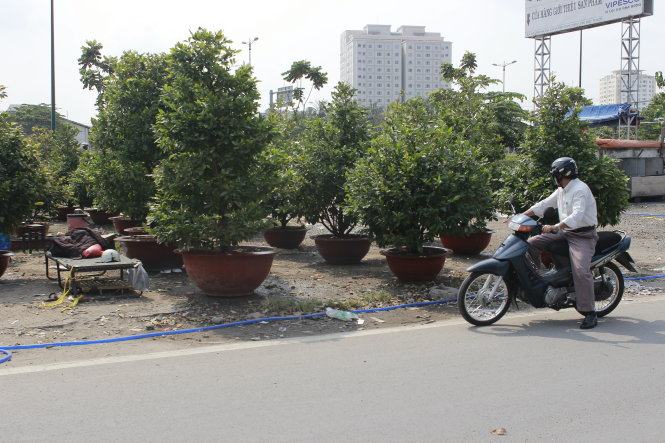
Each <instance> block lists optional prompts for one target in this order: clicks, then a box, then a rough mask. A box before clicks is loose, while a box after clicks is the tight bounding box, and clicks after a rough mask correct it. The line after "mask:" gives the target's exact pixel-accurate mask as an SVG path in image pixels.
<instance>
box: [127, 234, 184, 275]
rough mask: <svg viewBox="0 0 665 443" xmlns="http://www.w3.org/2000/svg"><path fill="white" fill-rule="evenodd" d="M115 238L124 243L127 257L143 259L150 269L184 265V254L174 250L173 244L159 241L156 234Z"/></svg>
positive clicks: (146, 266) (144, 264)
mask: <svg viewBox="0 0 665 443" xmlns="http://www.w3.org/2000/svg"><path fill="white" fill-rule="evenodd" d="M129 229H135V228H129ZM129 229H127V230H125V232H127V231H128V230H129ZM115 240H116V241H117V242H118V243H120V244H121V245H122V248H123V249H124V252H125V255H126V256H127V257H129V258H135V259H137V260H141V263H143V266H144V267H145V268H146V269H148V270H155V271H157V270H162V269H173V268H180V267H182V256H181V255H180V254H177V253H176V252H175V251H174V250H175V248H174V247H173V246H169V245H164V244H161V243H157V239H156V238H155V236H154V235H132V236H123V237H118V238H116V239H115Z"/></svg>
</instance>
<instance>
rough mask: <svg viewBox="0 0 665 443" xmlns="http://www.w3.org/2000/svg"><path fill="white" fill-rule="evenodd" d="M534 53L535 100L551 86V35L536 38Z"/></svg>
mask: <svg viewBox="0 0 665 443" xmlns="http://www.w3.org/2000/svg"><path fill="white" fill-rule="evenodd" d="M534 42H535V51H534V81H533V99H534V101H535V102H536V103H537V99H539V98H541V97H542V96H543V95H545V92H546V91H547V88H548V87H549V85H550V80H551V75H552V71H551V70H550V61H551V54H552V52H551V47H552V37H551V36H549V35H546V36H543V37H536V38H535V39H534Z"/></svg>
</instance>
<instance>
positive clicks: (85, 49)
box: [78, 40, 117, 93]
mask: <svg viewBox="0 0 665 443" xmlns="http://www.w3.org/2000/svg"><path fill="white" fill-rule="evenodd" d="M102 48H103V46H102V44H101V43H99V42H98V41H97V40H88V41H86V42H85V45H83V46H81V56H80V57H79V59H78V64H79V66H80V68H79V73H80V74H81V83H83V87H84V88H85V89H90V90H92V89H96V90H97V93H101V92H102V89H103V88H104V78H106V77H107V76H108V75H110V74H112V73H113V71H114V69H115V68H114V67H115V64H116V63H117V59H116V58H115V57H106V56H102Z"/></svg>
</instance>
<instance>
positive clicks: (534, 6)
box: [526, 0, 653, 38]
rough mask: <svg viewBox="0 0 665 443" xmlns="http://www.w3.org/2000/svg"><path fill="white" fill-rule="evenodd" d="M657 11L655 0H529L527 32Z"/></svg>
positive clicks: (529, 34)
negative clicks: (654, 5) (654, 7)
mask: <svg viewBox="0 0 665 443" xmlns="http://www.w3.org/2000/svg"><path fill="white" fill-rule="evenodd" d="M652 14H653V0H574V1H573V0H526V36H527V38H530V37H541V36H545V35H553V34H562V33H564V32H570V31H576V30H578V29H586V28H592V27H594V26H601V25H606V24H608V23H614V22H619V21H621V20H624V19H627V18H629V17H644V16H647V15H652Z"/></svg>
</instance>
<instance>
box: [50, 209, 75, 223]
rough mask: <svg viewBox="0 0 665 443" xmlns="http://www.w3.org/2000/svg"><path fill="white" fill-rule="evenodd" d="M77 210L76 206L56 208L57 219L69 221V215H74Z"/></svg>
mask: <svg viewBox="0 0 665 443" xmlns="http://www.w3.org/2000/svg"><path fill="white" fill-rule="evenodd" d="M75 210H76V208H75V207H74V206H58V207H57V208H55V211H56V213H57V214H58V215H57V219H58V220H59V221H67V214H73V213H74V211H75Z"/></svg>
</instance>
